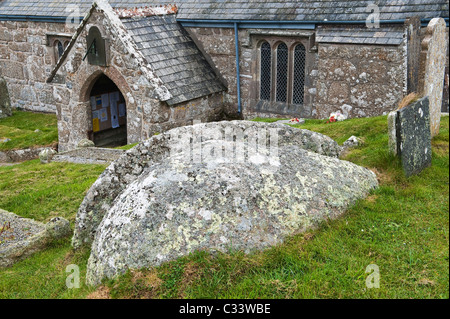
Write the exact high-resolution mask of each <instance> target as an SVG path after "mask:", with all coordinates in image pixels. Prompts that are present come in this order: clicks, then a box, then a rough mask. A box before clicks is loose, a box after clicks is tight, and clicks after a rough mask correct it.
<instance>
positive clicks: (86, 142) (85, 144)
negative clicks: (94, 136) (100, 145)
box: [77, 138, 95, 148]
mask: <svg viewBox="0 0 450 319" xmlns="http://www.w3.org/2000/svg"><path fill="white" fill-rule="evenodd" d="M77 147H78V148H85V147H95V144H94V142H92V141H91V140H88V139H87V138H85V139H82V140H81V141H80V142H79V143H78V145H77Z"/></svg>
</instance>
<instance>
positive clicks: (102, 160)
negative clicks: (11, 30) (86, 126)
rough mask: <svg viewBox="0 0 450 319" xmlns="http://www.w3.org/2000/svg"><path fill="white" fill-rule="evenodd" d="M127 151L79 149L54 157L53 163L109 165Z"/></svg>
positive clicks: (92, 148)
mask: <svg viewBox="0 0 450 319" xmlns="http://www.w3.org/2000/svg"><path fill="white" fill-rule="evenodd" d="M125 152H126V151H125V150H117V149H110V148H100V147H85V148H78V149H75V150H72V151H67V152H63V153H60V154H57V155H55V156H53V158H52V161H53V162H68V163H76V164H108V163H111V162H113V161H115V160H117V159H118V158H119V157H120V156H122V155H123V154H124V153H125Z"/></svg>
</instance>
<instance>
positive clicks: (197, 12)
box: [0, 0, 449, 21]
mask: <svg viewBox="0 0 450 319" xmlns="http://www.w3.org/2000/svg"><path fill="white" fill-rule="evenodd" d="M374 2H378V3H379V7H380V11H381V12H380V19H381V20H396V19H405V18H408V17H411V16H415V15H418V16H419V17H421V18H423V19H425V18H435V17H448V15H449V14H448V10H449V1H448V0H379V1H373V0H348V1H347V0H287V1H282V0H151V1H150V0H149V1H142V0H111V1H110V3H111V6H112V7H114V8H117V7H134V6H138V7H139V6H155V5H161V4H176V5H177V6H178V8H179V12H178V16H177V18H178V19H207V20H211V19H212V20H224V19H231V20H233V19H242V20H278V21H283V20H286V21H294V20H295V21H323V20H324V19H327V20H328V21H365V20H366V18H367V16H368V14H369V13H370V12H368V11H367V6H368V4H371V3H374ZM71 3H73V4H76V5H78V6H79V7H80V10H81V15H84V13H85V12H87V11H88V10H89V8H90V6H91V4H92V1H91V0H69V1H65V0H4V1H2V2H1V3H0V15H26V16H54V17H64V16H67V15H68V13H67V12H66V11H65V9H66V7H67V5H68V4H71Z"/></svg>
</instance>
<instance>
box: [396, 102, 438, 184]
mask: <svg viewBox="0 0 450 319" xmlns="http://www.w3.org/2000/svg"><path fill="white" fill-rule="evenodd" d="M389 127H390V129H389V130H390V134H389V136H390V138H389V148H390V150H391V152H392V153H394V154H397V155H399V156H400V158H401V161H402V166H403V171H404V172H405V175H406V176H407V177H409V176H411V175H415V174H419V173H420V172H421V171H422V170H423V169H424V168H426V167H428V166H430V165H431V132H430V110H429V99H428V97H424V98H422V99H420V100H418V101H416V102H414V103H411V104H410V105H408V106H406V107H404V108H402V109H400V110H397V111H396V112H391V113H390V115H389Z"/></svg>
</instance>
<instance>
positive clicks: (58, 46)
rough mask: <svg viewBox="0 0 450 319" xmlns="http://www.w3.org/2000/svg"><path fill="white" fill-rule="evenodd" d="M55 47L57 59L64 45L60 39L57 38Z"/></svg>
mask: <svg viewBox="0 0 450 319" xmlns="http://www.w3.org/2000/svg"><path fill="white" fill-rule="evenodd" d="M55 49H56V52H57V53H58V60H59V59H60V58H61V57H62V55H63V53H64V46H63V44H62V43H61V41H59V40H58V41H56V42H55Z"/></svg>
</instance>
